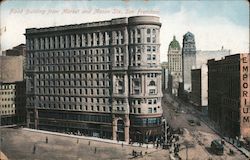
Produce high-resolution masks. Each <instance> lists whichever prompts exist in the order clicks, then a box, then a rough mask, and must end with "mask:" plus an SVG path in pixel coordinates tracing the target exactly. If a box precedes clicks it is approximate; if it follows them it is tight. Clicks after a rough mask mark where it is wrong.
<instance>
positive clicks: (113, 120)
mask: <svg viewBox="0 0 250 160" xmlns="http://www.w3.org/2000/svg"><path fill="white" fill-rule="evenodd" d="M27 127H29V128H34V129H41V130H49V131H54V132H62V133H68V134H76V135H85V136H93V137H99V138H104V139H113V140H117V141H125V142H140V143H153V142H155V141H156V140H157V139H160V138H161V135H162V128H161V116H158V117H143V118H142V117H136V116H130V115H128V114H112V113H111V114H110V113H86V112H72V111H56V110H53V111H47V110H38V109H36V110H34V109H29V110H27Z"/></svg>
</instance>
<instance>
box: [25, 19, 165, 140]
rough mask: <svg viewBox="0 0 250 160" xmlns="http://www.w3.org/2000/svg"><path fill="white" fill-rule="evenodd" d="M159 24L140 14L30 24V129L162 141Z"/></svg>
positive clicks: (27, 91)
mask: <svg viewBox="0 0 250 160" xmlns="http://www.w3.org/2000/svg"><path fill="white" fill-rule="evenodd" d="M160 27H161V23H160V21H159V17H155V16H135V17H128V18H127V17H124V18H116V19H112V20H108V21H99V22H93V23H83V24H77V25H66V26H55V27H48V28H29V29H26V33H25V35H26V44H27V71H26V73H27V80H26V84H27V86H26V88H27V90H26V93H27V110H28V113H27V125H28V127H31V128H36V129H44V130H52V131H59V132H76V133H81V134H84V135H88V136H95V137H100V138H108V139H113V140H122V141H126V142H129V141H137V142H153V141H155V140H157V139H160V137H161V134H162V128H161V122H162V107H161V99H162V84H161V83H162V77H161V76H162V69H161V66H160V40H159V38H160Z"/></svg>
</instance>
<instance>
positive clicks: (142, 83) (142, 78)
mask: <svg viewBox="0 0 250 160" xmlns="http://www.w3.org/2000/svg"><path fill="white" fill-rule="evenodd" d="M146 85H147V84H146V82H145V78H144V74H141V95H144V96H145V93H146V92H145V86H146Z"/></svg>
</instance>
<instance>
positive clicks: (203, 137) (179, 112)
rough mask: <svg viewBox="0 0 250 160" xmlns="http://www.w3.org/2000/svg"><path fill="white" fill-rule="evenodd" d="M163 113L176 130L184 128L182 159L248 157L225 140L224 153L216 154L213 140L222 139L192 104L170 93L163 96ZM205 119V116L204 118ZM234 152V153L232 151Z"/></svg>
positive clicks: (240, 158)
mask: <svg viewBox="0 0 250 160" xmlns="http://www.w3.org/2000/svg"><path fill="white" fill-rule="evenodd" d="M162 107H163V115H164V117H165V119H166V121H167V122H168V124H169V125H170V127H171V128H173V129H174V130H177V129H181V130H183V135H179V136H180V140H179V142H178V143H179V144H180V152H179V156H180V157H181V158H182V159H197V160H198V159H227V160H230V159H232V160H245V159H246V157H245V155H243V154H242V153H241V152H239V151H238V150H237V149H236V148H235V147H234V146H232V145H231V144H229V143H227V142H225V145H224V154H223V155H222V156H218V155H215V154H214V153H213V152H212V151H211V147H210V145H211V141H213V140H215V139H216V140H221V137H220V136H219V135H217V134H216V133H215V132H214V131H213V130H212V129H211V128H209V126H207V124H206V123H204V121H203V120H201V119H200V116H203V115H202V113H199V111H197V110H195V109H194V107H192V106H191V104H188V105H187V104H185V103H183V102H181V101H180V100H177V99H176V98H172V97H171V96H170V95H168V94H164V97H163V104H162ZM204 119H205V118H204ZM230 150H231V152H233V153H234V154H231V153H230Z"/></svg>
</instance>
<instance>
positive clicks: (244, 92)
mask: <svg viewBox="0 0 250 160" xmlns="http://www.w3.org/2000/svg"><path fill="white" fill-rule="evenodd" d="M242 60H243V61H242V72H243V74H242V79H241V80H242V86H241V87H242V88H241V89H242V98H243V101H242V102H243V103H242V105H243V106H242V110H243V114H244V115H243V123H250V116H245V115H247V114H249V113H250V108H249V107H247V97H248V93H249V85H248V79H249V77H248V76H249V75H248V62H247V57H243V59H242Z"/></svg>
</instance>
